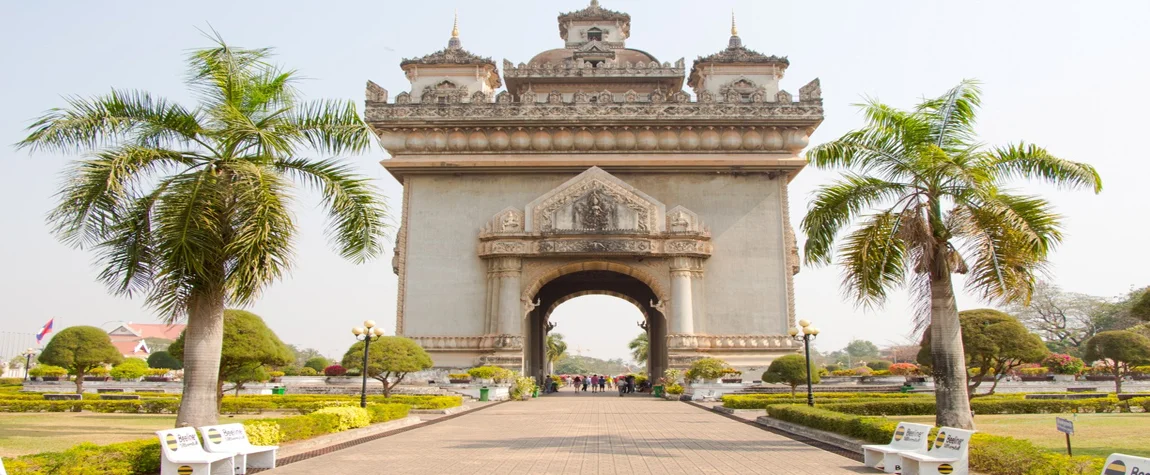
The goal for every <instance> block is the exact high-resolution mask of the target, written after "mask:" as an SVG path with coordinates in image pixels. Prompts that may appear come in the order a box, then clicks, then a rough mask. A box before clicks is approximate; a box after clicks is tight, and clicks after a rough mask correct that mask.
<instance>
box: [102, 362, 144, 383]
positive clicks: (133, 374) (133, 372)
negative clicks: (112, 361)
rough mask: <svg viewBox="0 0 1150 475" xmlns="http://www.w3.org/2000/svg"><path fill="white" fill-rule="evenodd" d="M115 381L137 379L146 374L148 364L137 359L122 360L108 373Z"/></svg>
mask: <svg viewBox="0 0 1150 475" xmlns="http://www.w3.org/2000/svg"><path fill="white" fill-rule="evenodd" d="M109 374H111V375H112V377H113V378H116V379H121V380H123V379H139V378H142V377H144V375H145V374H148V362H147V361H144V360H142V359H139V358H124V362H123V363H120V364H118V365H116V366H114V367H113V368H112V371H111V372H110V373H109Z"/></svg>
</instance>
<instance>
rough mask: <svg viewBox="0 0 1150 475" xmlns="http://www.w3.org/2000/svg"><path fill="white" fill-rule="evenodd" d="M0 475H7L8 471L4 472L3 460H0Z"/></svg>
mask: <svg viewBox="0 0 1150 475" xmlns="http://www.w3.org/2000/svg"><path fill="white" fill-rule="evenodd" d="M0 475H8V471H7V470H4V459H2V458H0Z"/></svg>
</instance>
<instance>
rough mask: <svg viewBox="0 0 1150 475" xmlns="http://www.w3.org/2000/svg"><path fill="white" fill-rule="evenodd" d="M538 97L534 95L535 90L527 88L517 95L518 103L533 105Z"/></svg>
mask: <svg viewBox="0 0 1150 475" xmlns="http://www.w3.org/2000/svg"><path fill="white" fill-rule="evenodd" d="M538 100H539V99H538V98H537V97H536V94H535V91H532V90H530V89H528V90H527V91H526V92H524V93H523V94H520V95H519V103H520V104H524V105H535V102H536V101H538Z"/></svg>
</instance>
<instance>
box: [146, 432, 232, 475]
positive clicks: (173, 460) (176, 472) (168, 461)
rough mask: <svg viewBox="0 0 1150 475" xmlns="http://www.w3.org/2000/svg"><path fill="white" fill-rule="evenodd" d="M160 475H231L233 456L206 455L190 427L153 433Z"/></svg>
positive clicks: (223, 454)
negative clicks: (156, 437)
mask: <svg viewBox="0 0 1150 475" xmlns="http://www.w3.org/2000/svg"><path fill="white" fill-rule="evenodd" d="M156 435H157V436H159V437H160V475H235V471H236V466H235V463H233V459H234V457H235V455H236V454H234V453H209V452H207V451H205V450H204V448H203V447H202V446H201V445H200V439H199V438H198V437H196V430H195V429H193V428H191V427H181V428H179V429H171V430H161V431H157V432H156Z"/></svg>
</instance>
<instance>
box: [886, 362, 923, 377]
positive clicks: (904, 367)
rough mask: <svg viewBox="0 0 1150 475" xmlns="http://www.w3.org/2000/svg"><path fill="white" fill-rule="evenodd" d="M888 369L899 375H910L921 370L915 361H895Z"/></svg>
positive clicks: (891, 372)
mask: <svg viewBox="0 0 1150 475" xmlns="http://www.w3.org/2000/svg"><path fill="white" fill-rule="evenodd" d="M887 370H888V371H890V374H894V375H898V376H910V375H912V374H918V372H919V368H918V365H916V364H914V363H895V364H892V365H890V368H887Z"/></svg>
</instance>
